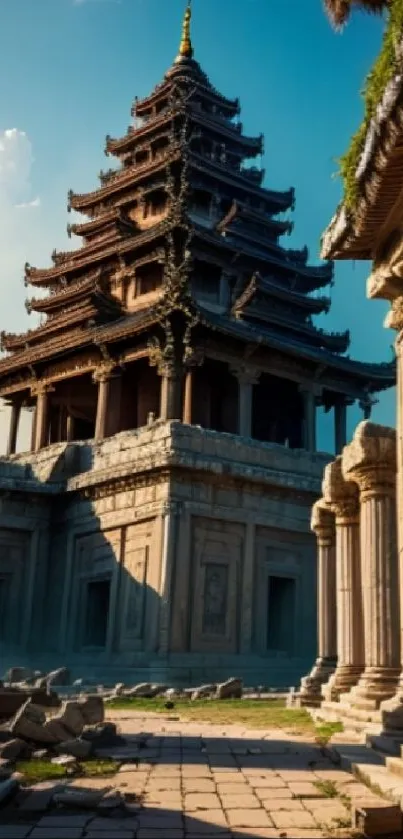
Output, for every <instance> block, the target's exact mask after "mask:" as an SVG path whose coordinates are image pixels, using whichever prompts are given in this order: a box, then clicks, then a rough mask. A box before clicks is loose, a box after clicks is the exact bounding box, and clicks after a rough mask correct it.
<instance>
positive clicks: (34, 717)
mask: <svg viewBox="0 0 403 839" xmlns="http://www.w3.org/2000/svg"><path fill="white" fill-rule="evenodd" d="M45 720H46V717H45V714H44V713H43V711H42V709H41V708H39V707H38V706H37V705H34V704H32V703H31V700H30V699H29V700H28V701H27V702H26V703H25V705H23V706H22V708H20V710H19V711H17V713H16V715H15V717H14V719H13V721H12V723H11V726H10V728H11V731H12V733H13V734H15V735H16V737H19V738H21V739H22V740H29V741H33V742H34V743H54V742H56V741H55V737H54V735H53V734H52V733H51V732H50V731H47V730H46V728H45V727H44V722H45Z"/></svg>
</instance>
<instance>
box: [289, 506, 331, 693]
mask: <svg viewBox="0 0 403 839" xmlns="http://www.w3.org/2000/svg"><path fill="white" fill-rule="evenodd" d="M311 530H313V532H314V533H315V534H316V539H317V551H318V570H317V590H318V594H317V610H318V658H317V659H316V662H315V664H314V666H313V668H312V670H311V672H310V673H309V675H308V676H304V678H303V679H301V688H300V690H299V693H298V704H299V705H300V706H311V707H312V706H313V707H315V706H318V705H320V704H321V701H322V695H321V690H322V685H324V684H325V683H326V682H327V681H328V679H329V678H330V676H331V675H332V673H333V672H334V670H335V668H336V662H337V632H336V531H335V520H334V514H333V513H332V512H331V511H330V510H329V508H328V507H327V505H326V504H325V502H324V501H323V498H321V499H320V500H319V501H317V502H316V504H314V506H313V508H312V517H311Z"/></svg>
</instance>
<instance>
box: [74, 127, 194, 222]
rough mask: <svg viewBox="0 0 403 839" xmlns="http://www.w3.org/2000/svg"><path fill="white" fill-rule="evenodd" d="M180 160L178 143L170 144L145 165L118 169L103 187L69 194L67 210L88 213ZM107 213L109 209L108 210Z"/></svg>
mask: <svg viewBox="0 0 403 839" xmlns="http://www.w3.org/2000/svg"><path fill="white" fill-rule="evenodd" d="M179 159H180V146H179V143H172V144H171V145H170V147H169V148H168V149H167V150H166V151H163V152H160V153H159V154H158V155H157V156H156V157H155V159H154V160H152V161H147V162H146V163H141V164H135V165H134V166H128V167H127V168H123V169H119V170H118V171H117V172H116V175H114V176H113V177H111V178H109V180H108V182H107V183H106V184H105V186H101V187H99V188H98V189H95V190H93V191H92V192H84V193H75V192H73V191H71V192H70V193H69V196H68V198H69V203H68V209H69V210H76V211H78V212H88V211H89V210H91V209H93V208H94V207H96V206H97V205H99V204H102V203H103V202H104V201H105V200H106V199H107V198H110V197H113V196H114V195H115V194H116V193H119V192H121V191H122V190H124V189H130V188H131V187H133V186H134V185H135V184H137V183H139V182H141V180H149V178H150V176H151V175H152V174H154V173H155V172H158V171H159V170H161V169H166V166H167V164H168V163H174V162H175V161H176V160H179ZM108 211H109V208H108Z"/></svg>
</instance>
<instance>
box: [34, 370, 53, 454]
mask: <svg viewBox="0 0 403 839" xmlns="http://www.w3.org/2000/svg"><path fill="white" fill-rule="evenodd" d="M52 392H53V387H52V386H51V385H50V384H42V383H41V382H38V384H37V385H35V388H34V389H33V390H32V393H33V394H35V395H36V410H35V443H34V451H36V452H37V451H39V450H40V449H43V448H44V447H45V446H47V445H48V439H49V407H50V393H52Z"/></svg>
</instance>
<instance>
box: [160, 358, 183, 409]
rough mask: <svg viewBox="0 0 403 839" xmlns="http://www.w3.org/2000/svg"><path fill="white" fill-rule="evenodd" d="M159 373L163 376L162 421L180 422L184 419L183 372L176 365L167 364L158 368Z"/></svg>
mask: <svg viewBox="0 0 403 839" xmlns="http://www.w3.org/2000/svg"><path fill="white" fill-rule="evenodd" d="M158 373H159V375H160V376H161V398H160V419H162V420H174V419H176V420H180V419H181V418H182V409H181V385H182V381H181V379H182V376H181V371H180V370H179V367H178V366H176V365H175V364H173V363H172V364H170V363H166V364H161V365H159V366H158Z"/></svg>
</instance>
